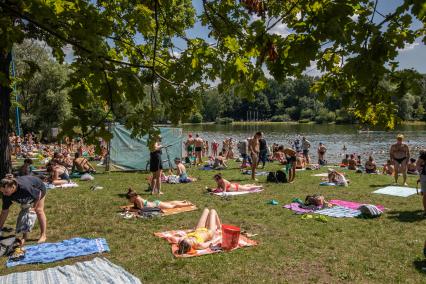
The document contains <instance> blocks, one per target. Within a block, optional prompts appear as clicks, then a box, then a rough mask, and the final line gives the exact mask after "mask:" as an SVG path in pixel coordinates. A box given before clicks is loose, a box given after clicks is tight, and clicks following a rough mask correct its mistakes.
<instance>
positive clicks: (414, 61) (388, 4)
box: [177, 0, 426, 76]
mask: <svg viewBox="0 0 426 284" xmlns="http://www.w3.org/2000/svg"><path fill="white" fill-rule="evenodd" d="M192 3H193V5H194V7H195V8H196V10H197V14H200V13H201V11H203V5H202V1H201V0H192ZM401 3H402V0H381V1H379V2H378V5H377V11H379V12H380V13H381V14H383V15H386V14H388V13H391V12H392V11H394V9H395V7H397V6H398V5H400V4H401ZM382 19H383V18H382V17H381V16H379V15H376V20H377V21H381V20H382ZM415 25H416V26H417V27H418V26H419V25H420V22H417V23H415ZM271 32H275V33H279V34H286V33H289V31H288V30H287V29H286V27H285V26H284V25H277V26H276V27H275V28H274V29H273V30H271ZM208 33H209V30H208V29H207V28H206V27H203V26H201V24H200V23H199V22H197V23H196V25H195V26H194V28H193V29H191V30H189V31H188V32H187V35H188V37H190V38H194V37H200V38H204V39H207V40H208ZM211 41H213V40H211ZM177 43H178V45H179V44H183V42H179V41H178V42H177ZM397 61H398V62H399V68H400V69H411V68H413V69H415V70H417V71H419V72H420V73H423V74H426V46H425V45H424V44H423V43H422V42H421V41H420V40H417V41H416V42H414V43H413V44H408V45H406V46H405V48H403V49H401V50H400V51H399V56H398V57H397ZM318 73H319V72H318V71H317V70H315V66H313V67H312V69H310V70H309V75H312V76H313V75H318Z"/></svg>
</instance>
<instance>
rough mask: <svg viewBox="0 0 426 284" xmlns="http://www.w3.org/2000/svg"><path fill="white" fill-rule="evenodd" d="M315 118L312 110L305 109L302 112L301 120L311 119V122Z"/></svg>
mask: <svg viewBox="0 0 426 284" xmlns="http://www.w3.org/2000/svg"><path fill="white" fill-rule="evenodd" d="M313 116H314V112H313V111H312V110H311V109H309V108H308V109H304V110H302V111H301V112H300V118H301V119H309V120H311V119H312V117H313Z"/></svg>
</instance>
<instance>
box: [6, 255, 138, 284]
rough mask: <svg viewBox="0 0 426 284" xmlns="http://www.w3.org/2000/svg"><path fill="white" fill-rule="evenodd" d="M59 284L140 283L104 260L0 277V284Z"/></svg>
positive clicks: (98, 259)
mask: <svg viewBox="0 0 426 284" xmlns="http://www.w3.org/2000/svg"><path fill="white" fill-rule="evenodd" d="M20 283H40V284H41V283H43V284H44V283H52V284H56V283H61V284H75V283H85V284H95V283H115V284H127V283H129V284H140V283H141V281H140V280H139V279H138V278H136V277H135V276H133V275H132V274H130V273H129V272H127V271H125V270H124V269H123V268H122V267H120V266H118V265H115V264H113V263H111V262H110V261H108V260H107V259H105V258H95V259H93V260H90V261H84V262H77V263H75V264H73V265H65V266H56V267H52V268H48V269H45V270H41V271H27V272H18V273H12V274H8V275H5V276H0V284H20Z"/></svg>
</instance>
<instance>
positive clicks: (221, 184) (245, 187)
mask: <svg viewBox="0 0 426 284" xmlns="http://www.w3.org/2000/svg"><path fill="white" fill-rule="evenodd" d="M213 179H214V180H215V181H216V183H217V188H216V189H210V188H208V189H207V191H209V192H213V193H219V192H224V191H225V192H234V191H252V190H256V189H261V188H263V186H261V185H256V184H238V183H231V182H229V181H227V180H226V179H224V178H223V177H222V175H221V174H216V175H214V177H213Z"/></svg>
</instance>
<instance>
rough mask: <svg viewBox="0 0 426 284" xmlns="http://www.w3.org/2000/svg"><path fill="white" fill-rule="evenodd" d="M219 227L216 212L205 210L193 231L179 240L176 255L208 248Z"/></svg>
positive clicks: (219, 223)
mask: <svg viewBox="0 0 426 284" xmlns="http://www.w3.org/2000/svg"><path fill="white" fill-rule="evenodd" d="M221 226H222V224H221V222H220V219H219V216H218V215H217V212H216V210H214V209H211V210H209V209H207V208H205V209H204V211H203V214H202V215H201V218H200V220H198V224H197V226H196V227H195V230H194V231H192V232H190V233H188V234H187V235H186V236H185V237H183V238H182V239H181V240H179V242H178V251H177V253H178V254H186V253H191V251H193V250H197V249H206V248H208V247H210V245H211V244H212V243H211V241H212V240H213V237H214V234H215V232H216V231H217V230H220V228H221Z"/></svg>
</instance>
